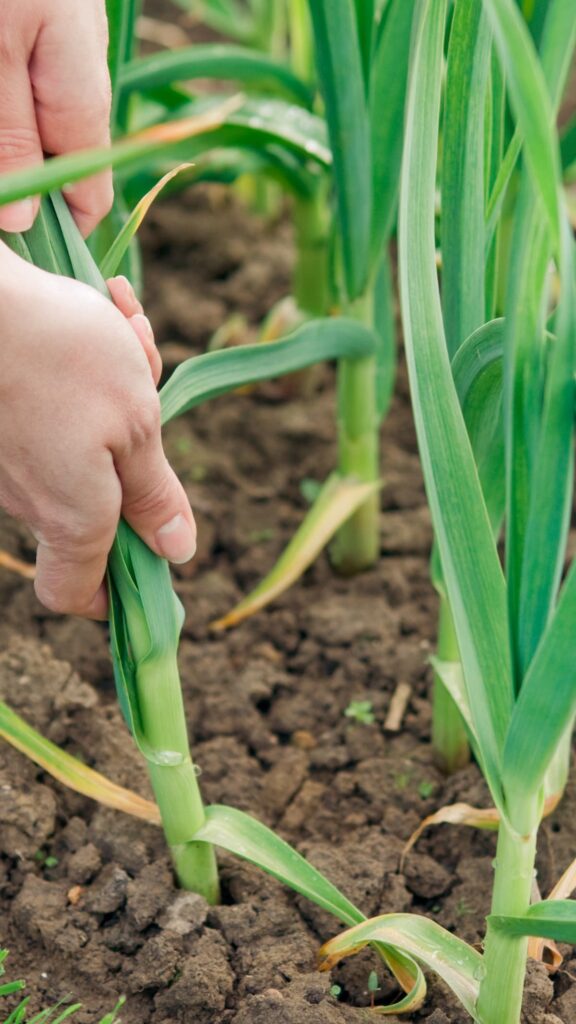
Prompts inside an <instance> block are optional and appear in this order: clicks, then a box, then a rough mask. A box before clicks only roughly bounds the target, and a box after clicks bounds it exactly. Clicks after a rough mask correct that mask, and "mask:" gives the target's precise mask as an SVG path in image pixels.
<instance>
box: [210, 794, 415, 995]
mask: <svg viewBox="0 0 576 1024" xmlns="http://www.w3.org/2000/svg"><path fill="white" fill-rule="evenodd" d="M193 838H194V841H200V842H204V843H211V844H213V845H214V846H220V847H222V849H224V850H228V851H229V853H233V854H235V855H236V856H237V857H241V858H242V859H243V860H247V861H249V862H250V863H251V864H254V865H255V866H256V867H258V868H261V869H262V870H263V871H266V872H267V873H268V874H269V875H272V877H273V878H276V879H277V880H278V881H279V882H282V883H283V884H284V885H287V886H289V888H290V889H293V890H294V891H295V892H298V893H300V894H301V895H302V896H305V897H306V898H307V899H309V900H311V901H312V902H313V903H315V904H316V905H317V906H319V907H322V909H323V910H327V911H328V913H329V914H333V915H334V916H335V917H336V918H338V920H339V921H341V922H342V923H343V924H348V925H350V924H357V923H359V922H361V921H365V920H366V918H365V916H364V914H363V913H362V911H360V910H358V908H357V907H355V906H354V904H353V903H351V902H350V900H348V899H347V898H346V896H344V895H343V894H342V893H341V892H340V890H339V889H337V888H336V886H334V885H332V883H331V882H329V881H328V879H327V878H325V877H324V875H322V874H321V873H320V871H318V870H317V869H316V868H315V867H313V866H312V864H310V863H309V862H308V861H307V860H306V859H305V858H304V857H302V855H301V854H299V853H298V852H297V851H296V850H294V849H293V847H291V846H289V844H288V843H286V842H284V840H283V839H280V837H279V836H278V835H276V833H275V832H273V831H272V830H271V829H269V828H267V827H266V825H263V824H262V823H261V822H260V821H257V820H256V819H255V818H252V817H251V816H250V815H249V814H245V813H244V812H243V811H238V810H236V809H235V808H233V807H224V806H222V805H220V804H214V805H212V806H211V807H207V808H206V821H205V824H204V825H203V826H202V828H201V829H200V830H199V831H198V832H196V833H195V834H194V836H193ZM374 945H375V946H376V948H377V950H378V952H379V953H380V955H381V956H382V958H383V960H384V962H385V963H386V964H387V965H388V967H389V968H390V970H391V971H392V973H393V974H394V976H395V977H396V979H397V981H398V983H399V984H400V985H401V987H402V988H404V989H405V990H406V989H408V988H409V989H410V990H411V991H415V992H416V993H417V995H418V999H419V1002H421V1001H422V999H423V998H424V994H425V992H426V985H425V982H424V978H423V977H422V973H421V971H420V969H419V968H418V966H417V965H416V964H415V963H414V962H413V961H412V960H411V958H410V957H409V956H406V955H405V954H404V953H403V952H402V950H401V949H395V948H393V947H392V946H390V945H389V944H387V943H380V942H375V943H374ZM412 998H413V997H412ZM404 1005H405V1008H406V1009H408V1008H413V1007H414V1006H416V1005H417V1004H416V1003H414V1002H413V1001H411V1002H410V1003H409V1004H408V1003H405V1000H401V1002H400V1003H397V1004H396V1010H398V1009H401V1008H402V1007H403V1006H404ZM418 1005H419V1003H418Z"/></svg>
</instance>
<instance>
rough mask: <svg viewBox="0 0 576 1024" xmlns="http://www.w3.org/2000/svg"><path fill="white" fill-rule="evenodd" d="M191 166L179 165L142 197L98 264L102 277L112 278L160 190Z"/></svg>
mask: <svg viewBox="0 0 576 1024" xmlns="http://www.w3.org/2000/svg"><path fill="white" fill-rule="evenodd" d="M192 166H193V165H192V164H180V165H179V166H178V167H174V169H173V170H171V171H168V173H167V174H165V175H164V177H163V178H160V181H158V182H157V183H156V184H155V185H154V187H153V188H151V189H150V191H149V192H147V193H146V195H145V196H142V199H141V200H140V202H139V203H138V204H137V205H136V206H135V207H134V209H133V210H132V213H131V214H130V216H129V217H128V220H127V221H126V223H125V224H124V226H123V228H122V230H121V231H120V234H119V235H118V236H117V237H116V238H115V239H114V241H113V243H112V245H111V246H110V248H109V250H108V252H107V253H106V255H105V256H104V258H103V259H102V261H101V262H100V273H101V274H102V277H104V278H108V277H112V275H113V274H114V273H115V272H116V270H117V269H118V267H119V266H120V263H121V262H122V259H123V257H124V255H125V253H126V251H127V249H128V246H129V245H130V242H131V240H132V238H133V237H134V235H135V234H136V232H137V231H138V228H139V227H140V225H141V223H142V221H143V220H144V217H145V216H146V214H147V213H148V210H149V209H150V207H151V206H152V203H153V202H154V200H155V199H156V197H157V196H158V195H159V194H160V192H161V191H162V189H163V188H164V187H165V186H166V185H167V184H168V182H169V181H172V178H175V177H176V175H177V174H181V173H182V171H185V170H188V169H189V168H190V167H192Z"/></svg>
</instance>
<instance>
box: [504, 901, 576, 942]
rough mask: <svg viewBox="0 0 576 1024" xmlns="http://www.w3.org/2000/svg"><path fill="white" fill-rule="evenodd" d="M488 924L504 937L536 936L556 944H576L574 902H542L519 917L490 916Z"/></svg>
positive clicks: (575, 908) (575, 911)
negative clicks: (553, 941) (554, 940)
mask: <svg viewBox="0 0 576 1024" xmlns="http://www.w3.org/2000/svg"><path fill="white" fill-rule="evenodd" d="M488 923H489V924H490V925H491V926H492V927H493V928H497V929H498V930H499V931H501V932H504V934H505V935H510V936H521V935H537V936H540V937H542V938H545V939H556V940H557V941H558V942H571V943H574V942H576V900H542V902H541V903H534V904H533V905H532V906H531V907H529V908H528V911H527V912H526V913H525V914H523V915H522V916H521V917H504V916H501V915H498V914H491V915H490V917H489V918H488Z"/></svg>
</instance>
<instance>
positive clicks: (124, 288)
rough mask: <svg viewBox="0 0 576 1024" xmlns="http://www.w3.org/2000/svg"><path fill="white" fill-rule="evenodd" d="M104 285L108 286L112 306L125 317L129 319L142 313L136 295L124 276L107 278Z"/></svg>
mask: <svg viewBox="0 0 576 1024" xmlns="http://www.w3.org/2000/svg"><path fill="white" fill-rule="evenodd" d="M106 284H107V285H108V290H109V292H110V295H111V296H112V300H113V302H114V304H115V305H116V306H117V307H118V309H119V310H120V312H121V313H123V314H124V316H125V317H128V318H129V317H132V316H135V315H136V314H137V313H143V312H144V310H143V307H142V303H141V302H140V300H139V298H138V296H137V295H136V292H135V291H134V289H133V287H132V285H131V284H130V281H129V280H128V278H127V277H125V276H124V274H118V275H117V276H116V277H110V278H108V280H107V281H106Z"/></svg>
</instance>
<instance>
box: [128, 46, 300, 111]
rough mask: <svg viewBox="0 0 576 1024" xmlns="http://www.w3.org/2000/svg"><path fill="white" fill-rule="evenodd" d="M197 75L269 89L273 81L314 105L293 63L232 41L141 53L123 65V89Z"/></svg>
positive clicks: (296, 96)
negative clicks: (290, 63)
mask: <svg viewBox="0 0 576 1024" xmlns="http://www.w3.org/2000/svg"><path fill="white" fill-rule="evenodd" d="M195 78H217V79H222V78H227V79H236V80H237V81H239V82H242V83H245V84H252V85H254V84H257V85H261V86H263V87H264V89H265V91H266V92H269V91H270V86H271V85H273V86H276V87H277V91H278V90H281V91H282V92H283V93H284V94H286V95H287V96H289V97H290V98H291V99H295V100H296V101H297V102H298V103H301V104H302V105H303V106H305V107H311V106H312V99H313V97H312V93H311V91H310V89H309V88H308V86H307V85H305V83H304V82H303V81H302V79H300V78H298V77H297V75H295V74H294V72H293V71H292V70H291V69H290V68H289V67H287V66H286V65H285V64H281V63H279V62H278V61H276V60H274V59H273V58H272V57H269V56H268V55H267V54H264V53H258V52H257V51H256V50H254V49H250V48H249V47H243V46H235V45H233V44H231V43H200V44H198V43H195V44H194V45H193V46H187V47H182V48H181V49H178V50H170V51H168V52H166V51H162V52H159V53H153V54H152V55H151V56H148V57H140V58H138V59H137V60H133V61H131V62H130V63H129V64H126V65H125V66H124V68H123V69H122V74H121V77H120V89H121V91H122V93H129V92H134V91H135V90H137V91H139V92H145V91H146V90H148V89H152V88H157V87H158V86H164V85H172V84H173V83H174V82H184V81H191V80H192V79H195Z"/></svg>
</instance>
